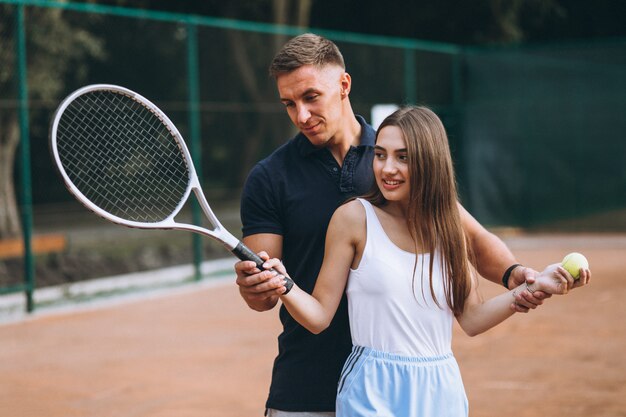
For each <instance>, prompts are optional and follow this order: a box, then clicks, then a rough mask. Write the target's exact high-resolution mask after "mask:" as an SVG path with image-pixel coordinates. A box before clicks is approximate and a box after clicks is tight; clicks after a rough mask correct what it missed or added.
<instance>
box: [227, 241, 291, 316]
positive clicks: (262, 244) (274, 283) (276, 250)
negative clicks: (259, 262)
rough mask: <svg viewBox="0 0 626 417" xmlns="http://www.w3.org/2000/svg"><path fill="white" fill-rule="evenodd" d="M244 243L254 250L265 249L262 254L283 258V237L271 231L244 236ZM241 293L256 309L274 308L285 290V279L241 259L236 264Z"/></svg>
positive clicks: (265, 256)
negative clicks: (260, 269)
mask: <svg viewBox="0 0 626 417" xmlns="http://www.w3.org/2000/svg"><path fill="white" fill-rule="evenodd" d="M243 243H244V244H245V245H246V246H247V247H248V248H250V249H251V250H252V251H253V252H255V253H259V252H261V251H264V252H265V253H264V254H263V256H261V257H262V258H264V259H268V258H269V257H272V258H277V259H281V258H282V253H283V237H282V236H281V235H276V234H271V233H259V234H256V235H250V236H247V237H245V238H243ZM235 272H236V273H237V281H236V282H237V285H238V286H239V293H240V294H241V297H242V298H243V299H244V301H245V302H246V304H248V306H249V307H250V308H251V309H253V310H256V311H267V310H271V309H272V308H274V306H275V305H276V303H277V302H278V297H279V295H280V294H282V293H283V292H284V291H285V285H284V281H283V279H282V278H281V277H279V276H277V275H276V273H275V272H270V271H259V269H258V268H257V267H256V264H255V263H254V262H252V261H240V262H237V263H236V264H235Z"/></svg>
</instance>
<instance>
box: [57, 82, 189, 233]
mask: <svg viewBox="0 0 626 417" xmlns="http://www.w3.org/2000/svg"><path fill="white" fill-rule="evenodd" d="M57 149H58V154H59V158H60V160H61V163H62V165H63V168H64V170H65V171H66V173H67V175H68V177H69V178H70V180H71V181H72V183H73V184H74V186H75V187H76V188H77V189H78V190H79V191H80V192H81V193H82V194H83V195H84V196H85V197H87V198H88V199H89V200H90V201H91V202H92V203H94V204H95V205H97V206H98V207H100V208H101V209H103V210H105V211H107V212H108V213H110V214H113V215H115V216H117V217H120V218H123V219H125V220H131V221H136V222H149V223H154V222H159V221H162V220H164V219H165V218H167V217H168V216H170V215H171V214H172V212H173V211H174V210H175V209H176V208H177V207H178V205H179V204H180V202H181V201H182V200H183V198H184V197H185V195H186V192H187V188H188V185H189V181H190V174H189V167H188V166H187V161H186V159H185V157H184V155H183V153H182V151H181V149H180V146H179V143H178V141H177V138H176V137H175V136H174V133H173V132H172V131H170V129H169V128H168V126H167V124H166V123H165V122H164V121H163V120H161V118H160V117H159V116H158V115H157V114H155V113H154V112H153V111H151V110H150V109H149V108H147V107H145V106H144V105H143V104H142V103H140V102H138V101H136V100H135V99H133V98H131V97H129V96H126V95H123V94H121V93H116V92H111V91H93V92H89V93H86V94H83V95H81V96H79V97H77V98H76V99H75V100H74V101H73V102H72V103H70V104H69V105H68V106H67V108H66V109H65V111H64V113H63V115H62V116H61V118H60V120H59V126H58V129H57Z"/></svg>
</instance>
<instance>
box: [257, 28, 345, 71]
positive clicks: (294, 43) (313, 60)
mask: <svg viewBox="0 0 626 417" xmlns="http://www.w3.org/2000/svg"><path fill="white" fill-rule="evenodd" d="M329 64H334V65H338V66H340V67H341V68H343V69H345V68H346V64H345V63H344V61H343V56H342V55H341V52H340V51H339V48H338V47H337V45H335V44H334V43H333V42H332V41H329V40H328V39H326V38H324V37H322V36H319V35H315V34H313V33H305V34H302V35H299V36H296V37H295V38H292V39H291V40H289V41H288V42H287V43H286V44H285V45H284V46H283V47H282V48H281V50H280V51H278V53H277V54H276V56H275V57H274V59H273V60H272V63H271V64H270V68H269V72H270V76H272V77H274V78H277V77H278V76H279V75H280V74H285V73H288V72H291V71H294V70H296V69H298V68H300V67H302V66H304V65H315V66H318V67H323V66H325V65H329Z"/></svg>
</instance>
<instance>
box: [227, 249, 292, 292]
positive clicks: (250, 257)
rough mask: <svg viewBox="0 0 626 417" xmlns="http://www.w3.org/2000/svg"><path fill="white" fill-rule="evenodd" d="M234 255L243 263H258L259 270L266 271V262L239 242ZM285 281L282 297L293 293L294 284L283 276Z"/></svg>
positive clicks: (233, 251)
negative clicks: (290, 292)
mask: <svg viewBox="0 0 626 417" xmlns="http://www.w3.org/2000/svg"><path fill="white" fill-rule="evenodd" d="M232 253H233V254H234V255H235V256H236V257H237V258H239V259H241V260H242V261H252V262H254V263H256V266H257V268H259V269H260V270H261V271H262V270H264V269H265V268H263V263H265V261H264V260H263V259H261V257H260V256H259V255H257V254H256V253H254V252H252V250H250V248H248V247H247V246H246V245H244V244H243V242H239V244H237V246H236V247H235V248H234V249H233V250H232ZM283 279H284V280H285V292H284V293H283V294H282V295H285V294H287V293H288V292H289V291H291V288H292V287H293V284H294V282H293V280H292V279H291V278H289V277H288V276H284V275H283Z"/></svg>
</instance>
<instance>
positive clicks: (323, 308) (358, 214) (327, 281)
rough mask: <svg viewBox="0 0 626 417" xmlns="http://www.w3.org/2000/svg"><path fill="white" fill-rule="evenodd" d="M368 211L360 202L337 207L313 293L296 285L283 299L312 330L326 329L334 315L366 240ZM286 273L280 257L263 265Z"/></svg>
mask: <svg viewBox="0 0 626 417" xmlns="http://www.w3.org/2000/svg"><path fill="white" fill-rule="evenodd" d="M365 235H366V230H365V210H364V208H363V206H362V204H361V203H359V202H358V201H351V202H349V203H347V204H345V205H343V206H341V207H339V208H338V209H337V211H336V212H335V214H334V215H333V217H332V219H331V221H330V224H329V226H328V231H327V232H326V246H325V251H324V263H323V264H322V268H321V270H320V273H319V275H318V277H317V281H316V284H315V289H314V290H313V295H312V296H311V295H309V294H308V293H307V292H305V291H303V290H302V289H300V288H299V287H298V286H297V285H294V286H293V288H292V289H291V291H289V293H288V294H286V295H281V297H280V299H281V301H282V302H283V304H284V305H285V307H286V308H287V311H289V314H291V316H292V317H293V318H294V319H296V321H297V322H298V323H300V324H301V325H302V326H304V327H305V328H306V329H307V330H309V331H310V332H311V333H315V334H317V333H320V332H322V331H323V330H325V329H326V328H327V327H328V326H329V325H330V322H331V321H332V319H333V317H334V316H335V312H336V311H337V307H338V306H339V302H340V301H341V297H342V295H343V293H344V291H345V288H346V283H347V282H348V274H349V273H350V267H351V266H352V264H353V261H354V258H355V254H356V251H357V247H361V246H362V244H363V243H364V241H365ZM264 266H266V267H272V268H275V269H276V270H278V271H279V272H281V273H286V271H285V270H284V267H283V266H282V264H281V263H280V261H278V260H277V259H271V260H269V261H268V262H266V263H265V264H264Z"/></svg>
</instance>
